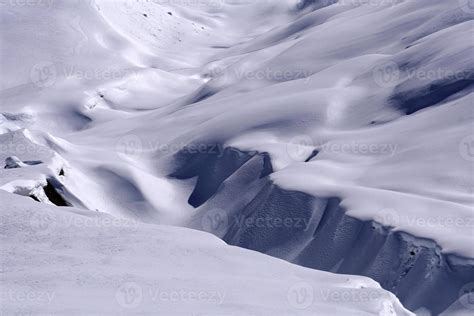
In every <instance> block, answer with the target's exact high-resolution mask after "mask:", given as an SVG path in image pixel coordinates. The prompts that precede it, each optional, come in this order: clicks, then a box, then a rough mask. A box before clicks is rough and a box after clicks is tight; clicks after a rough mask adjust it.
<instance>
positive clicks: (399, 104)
mask: <svg viewBox="0 0 474 316" xmlns="http://www.w3.org/2000/svg"><path fill="white" fill-rule="evenodd" d="M473 78H474V76H473V74H470V73H469V74H466V75H465V76H464V78H462V79H459V80H445V81H439V82H435V83H430V84H429V85H428V86H425V87H423V88H421V89H415V90H408V91H406V90H405V89H404V88H403V85H402V86H399V87H397V89H396V90H395V93H394V95H393V96H392V98H391V102H392V104H394V106H395V107H396V108H398V109H400V110H402V111H404V112H405V113H406V114H407V115H410V114H413V113H415V112H417V111H419V110H422V109H424V108H427V107H430V106H435V105H438V104H440V103H441V102H443V101H446V100H448V99H449V98H451V97H452V96H454V95H457V94H460V93H464V94H468V93H469V92H470V91H471V90H472V89H469V88H472V87H473V86H474V79H473Z"/></svg>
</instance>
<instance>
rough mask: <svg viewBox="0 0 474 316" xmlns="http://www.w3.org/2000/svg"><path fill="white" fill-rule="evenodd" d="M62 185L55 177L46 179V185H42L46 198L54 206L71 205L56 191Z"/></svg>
mask: <svg viewBox="0 0 474 316" xmlns="http://www.w3.org/2000/svg"><path fill="white" fill-rule="evenodd" d="M61 186H62V185H61V184H60V183H59V181H57V180H56V179H53V178H50V179H48V180H47V185H46V186H45V187H43V189H44V193H45V194H46V196H47V197H48V199H49V200H50V201H51V203H53V204H54V205H56V206H71V204H70V203H68V202H67V201H66V200H65V199H64V198H63V197H62V195H61V194H60V193H59V192H58V190H59V188H60V187H61Z"/></svg>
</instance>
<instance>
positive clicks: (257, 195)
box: [172, 146, 474, 315]
mask: <svg viewBox="0 0 474 316" xmlns="http://www.w3.org/2000/svg"><path fill="white" fill-rule="evenodd" d="M217 147H218V148H220V147H219V146H217ZM177 158H178V161H179V163H178V165H177V169H176V170H177V171H176V172H175V173H173V174H172V176H174V177H175V178H178V179H189V178H192V177H198V181H197V183H196V186H195V189H194V191H193V193H192V196H191V197H193V198H191V197H190V203H193V202H196V201H199V203H195V204H194V205H202V206H201V208H200V209H199V211H198V213H197V214H196V215H195V216H194V218H193V219H192V220H191V223H190V226H191V227H193V228H197V229H203V230H206V231H209V232H211V233H214V234H216V235H217V236H219V237H221V238H223V239H224V241H226V242H227V243H229V244H231V245H234V246H239V247H243V248H247V249H251V250H255V251H259V252H262V253H265V254H268V255H272V256H275V257H278V258H281V259H284V260H287V261H290V262H293V263H296V264H299V265H302V266H305V267H309V268H313V269H319V270H325V271H331V272H335V273H342V274H356V275H363V276H368V277H370V278H373V279H374V280H376V281H378V282H379V283H380V284H381V285H382V287H384V288H385V289H387V290H390V291H392V292H393V293H394V294H395V295H397V296H398V298H399V299H400V300H401V302H402V303H403V304H404V306H406V307H407V308H409V309H411V310H413V311H416V310H418V309H420V308H426V309H428V310H430V311H431V312H432V313H433V314H436V315H437V314H440V313H441V312H443V311H444V310H445V309H447V308H448V307H449V306H450V305H451V304H452V303H453V302H455V301H456V300H457V299H458V294H459V291H460V289H461V288H462V287H463V286H464V285H465V284H466V283H469V282H474V264H473V263H472V260H469V259H466V258H461V257H459V256H457V255H454V254H444V253H442V252H441V249H440V247H439V246H438V245H437V244H436V243H435V242H433V241H431V240H426V239H423V238H418V237H415V236H411V235H409V234H407V233H404V232H400V231H394V230H393V229H392V228H391V227H384V226H382V225H380V224H379V223H377V222H376V221H372V220H369V221H364V220H360V219H357V218H353V217H350V216H348V215H347V214H346V210H345V209H344V207H342V206H341V199H340V198H339V197H337V196H334V197H316V196H312V195H309V194H306V193H303V192H296V191H288V190H285V189H282V188H281V187H279V186H278V185H276V184H274V183H273V181H272V180H271V179H270V177H268V176H267V175H269V174H271V173H272V168H271V161H270V157H269V156H268V154H259V153H256V152H251V153H249V152H244V151H239V150H237V149H235V148H226V149H224V150H223V151H222V154H221V155H218V154H209V153H199V154H196V153H195V154H190V153H189V152H186V151H182V152H181V153H179V154H178V155H177ZM262 176H263V177H262ZM216 214H217V215H218V216H214V215H216ZM216 218H218V219H220V222H219V223H212V225H211V227H208V226H209V225H207V226H205V227H204V226H203V223H205V222H206V221H205V220H206V219H207V220H209V219H211V221H212V220H213V219H216Z"/></svg>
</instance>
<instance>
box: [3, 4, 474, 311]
mask: <svg viewBox="0 0 474 316" xmlns="http://www.w3.org/2000/svg"><path fill="white" fill-rule="evenodd" d="M1 7H2V10H1V11H0V23H1V27H2V31H1V39H2V45H0V63H1V71H2V77H1V78H0V86H1V95H0V102H1V103H0V112H1V113H0V132H1V133H2V135H0V136H1V138H0V139H1V144H2V150H1V156H2V157H1V158H2V159H6V158H8V157H11V156H17V157H18V159H19V160H20V161H22V162H31V161H42V162H43V163H42V164H38V165H30V164H27V163H25V164H26V166H23V168H20V169H7V170H6V171H2V172H1V173H0V174H1V176H2V177H1V178H0V179H1V183H0V187H1V188H2V189H3V190H5V191H8V192H14V193H17V194H20V195H26V196H33V197H34V198H35V199H37V200H40V201H43V202H45V203H50V202H51V200H52V199H53V200H55V199H57V196H52V195H51V194H52V193H51V192H50V193H51V194H50V196H48V194H46V193H44V192H43V191H44V190H43V189H42V188H43V187H47V186H48V184H50V186H52V187H55V189H56V190H57V191H58V192H59V193H60V194H61V195H62V197H63V198H64V199H65V201H66V202H67V203H68V204H72V205H73V206H75V207H78V208H82V209H85V210H92V211H95V210H98V211H100V212H103V213H109V214H112V215H114V216H121V217H122V216H123V217H126V218H131V219H133V220H135V219H138V220H140V221H145V222H148V223H158V224H170V225H178V226H192V227H194V228H198V229H203V230H207V231H211V232H213V233H215V234H216V235H218V236H221V237H223V236H224V235H225V234H226V233H227V232H229V231H230V230H231V227H230V226H231V225H227V226H226V227H225V229H224V230H222V229H221V227H219V225H217V226H216V225H214V224H216V223H215V219H213V218H212V217H211V221H210V224H211V227H209V225H208V224H209V223H208V222H206V219H209V217H208V216H207V215H208V214H211V215H215V214H217V215H218V217H219V218H218V219H217V224H219V223H220V222H221V220H220V219H222V218H224V219H226V221H224V222H226V223H227V224H229V219H231V218H233V216H234V213H232V212H237V214H238V217H239V218H246V217H247V216H249V214H247V213H245V212H244V213H239V212H241V211H242V210H243V209H244V207H245V206H246V205H247V204H246V203H248V202H251V201H252V199H253V198H254V197H255V196H258V194H259V192H260V191H259V190H257V189H258V188H260V187H259V186H260V185H262V181H259V179H255V175H258V173H255V170H259V171H262V170H263V171H262V172H263V173H262V175H263V174H264V175H265V180H264V181H271V182H272V184H274V185H275V186H276V187H277V188H278V189H282V190H287V191H290V192H297V193H298V194H300V193H301V194H304V198H302V200H298V198H297V199H296V200H297V201H296V202H295V203H296V205H298V206H301V205H304V208H303V209H304V212H313V209H312V208H311V207H309V206H308V205H309V204H305V203H306V202H305V201H306V197H307V196H308V197H313V198H315V199H316V200H318V201H325V200H327V199H330V198H337V199H339V200H340V201H341V202H340V205H341V209H343V210H344V214H345V215H346V216H349V217H350V218H353V219H356V220H357V221H374V222H377V223H378V224H380V225H382V226H383V227H385V228H387V229H389V230H390V231H391V232H393V233H401V234H403V236H405V235H406V236H409V237H407V238H409V239H411V238H415V239H416V244H417V245H419V244H420V243H421V244H423V246H426V245H428V246H427V248H429V249H430V250H431V252H430V253H435V254H438V253H440V254H441V255H440V257H442V258H448V257H449V258H455V260H456V267H458V265H457V264H458V263H459V262H461V263H460V264H459V265H460V266H462V267H466V266H467V267H471V268H472V266H473V265H472V259H473V258H474V247H472V241H473V237H474V224H473V218H474V215H473V206H474V198H473V188H474V178H473V176H472V175H473V171H474V159H473V158H472V156H473V152H474V148H473V144H474V143H473V142H474V136H473V134H474V124H473V111H472V108H473V107H472V103H473V99H472V86H473V78H472V73H473V69H472V65H473V64H474V63H473V60H472V56H473V54H472V53H473V45H472V44H473V38H472V34H473V26H474V24H473V21H472V19H473V17H474V10H472V8H471V6H470V5H469V2H468V1H464V0H459V1H454V0H453V1H445V0H416V1H415V0H404V1H403V0H393V1H385V0H374V1H360V2H359V1H349V0H347V1H346V0H340V1H292V0H286V1H238V0H235V1H233V0H229V1H220V0H209V1H140V0H138V1H132V2H130V1H125V0H116V1H111V0H92V1H79V0H73V1H51V2H41V3H39V2H38V3H33V4H30V5H25V4H20V3H12V2H11V3H2V4H1ZM6 43H8V44H7V45H6ZM36 146H39V147H36ZM229 147H233V148H237V149H238V150H239V151H247V152H253V151H255V152H259V153H261V154H263V153H266V155H267V156H265V158H262V159H263V160H262V162H261V161H257V160H258V159H257V158H254V159H253V160H252V159H251V160H248V161H247V160H246V159H250V158H249V157H247V156H246V155H243V156H240V154H229V155H227V154H226V148H229ZM38 148H40V149H38ZM217 156H219V157H220V158H222V157H224V159H221V160H219V159H217V158H216V157H217ZM196 157H197V158H196ZM193 159H197V160H196V161H195V160H193ZM247 162H248V163H247ZM246 163H247V164H246ZM252 163H254V164H260V163H261V164H263V167H262V170H260V169H258V168H260V167H254V166H250V165H251V164H252ZM268 165H271V168H269V167H268ZM242 166H246V167H248V168H247V169H246V168H241V167H242ZM201 167H202V168H201ZM214 167H215V169H213V168H214ZM256 168H257V169H256ZM61 170H62V172H61ZM239 170H240V171H239ZM249 170H250V171H249ZM170 175H175V176H174V177H170ZM176 175H179V176H176ZM231 175H234V177H231ZM257 178H258V177H257ZM183 180H186V181H183ZM227 180H228V181H227ZM48 181H49V182H48ZM226 181H227V182H226ZM231 182H232V185H231V184H230V183H231ZM226 185H227V187H232V188H235V189H234V190H226V189H225V186H226ZM242 188H245V190H243V189H242ZM237 189H238V190H237ZM244 192H246V193H245V194H244ZM53 195H54V194H53ZM298 196H303V195H298ZM190 197H191V198H190ZM188 199H189V201H190V202H191V204H190V203H188ZM193 199H194V200H193ZM270 200H271V199H270ZM289 201H293V199H289ZM63 202H64V201H63ZM280 202H281V201H280V200H279V199H276V200H271V201H269V202H268V203H269V204H270V205H286V204H285V203H280ZM193 203H194V204H193ZM290 204H291V203H290ZM193 206H195V207H193ZM198 206H199V207H198ZM216 207H217V211H216ZM248 209H249V208H248ZM248 209H247V210H248ZM250 209H254V208H250ZM209 212H210V213H209ZM291 212H292V209H291V208H289V207H286V208H285V207H284V208H283V213H281V214H279V215H278V219H279V220H284V219H285V218H288V217H290V218H291V214H292V213H291ZM305 214H306V213H305ZM250 215H251V214H250ZM310 216H313V217H312V218H313V219H314V218H316V217H317V216H318V212H316V211H314V212H313V213H311V214H310ZM249 217H251V216H249ZM239 228H241V229H242V230H245V228H246V227H245V226H244V227H239ZM257 228H259V227H257ZM264 228H265V229H256V230H255V231H252V233H255V234H256V235H251V237H253V240H252V241H253V242H255V243H258V242H260V241H265V242H268V243H269V244H278V245H279V246H281V245H282V244H284V243H283V242H278V240H279V239H278V238H276V239H275V238H274V237H273V236H274V233H275V231H274V230H272V229H270V232H271V233H267V231H268V228H269V227H264ZM314 229H317V227H316V228H314ZM341 229H343V231H346V230H344V227H343V228H341ZM237 231H241V230H237ZM299 233H301V232H298V234H299ZM305 233H306V236H307V238H308V239H305V240H303V241H302V240H299V239H296V240H288V242H289V243H290V244H298V243H299V244H298V245H299V246H302V245H306V244H307V243H308V244H309V243H310V241H311V238H312V236H313V234H312V232H311V231H309V232H305ZM255 236H256V237H255ZM397 236H398V235H397ZM237 237H238V238H240V237H242V236H241V235H236V238H237ZM343 237H344V238H349V237H350V238H352V239H353V240H356V239H357V236H354V235H350V234H345V233H344V234H343ZM238 238H237V239H238ZM325 238H327V236H325ZM285 242H286V241H285ZM438 248H439V251H438ZM296 249H299V248H292V249H290V250H291V251H287V252H286V253H285V254H284V255H281V256H280V257H285V258H287V257H298V256H299V255H300V256H302V255H303V254H304V252H301V253H295V250H296ZM382 249H384V248H382ZM278 251H280V248H278ZM389 252H390V251H389ZM270 253H271V252H270ZM390 253H392V252H390ZM393 253H396V252H393ZM271 254H272V253H271ZM311 254H312V253H311ZM312 255H313V254H312ZM417 258H418V257H417ZM289 260H291V259H289ZM384 260H385V259H384ZM443 260H444V259H443ZM450 260H451V259H449V260H448V261H449V262H451V261H450ZM453 260H454V259H453ZM458 261H459V262H458ZM381 267H382V268H381V269H382V271H388V270H390V268H389V267H388V266H387V264H386V263H384V264H381ZM448 267H451V266H450V265H448ZM330 269H334V270H337V267H331V268H330ZM330 269H329V270H330ZM448 270H449V269H448ZM357 273H360V274H364V273H365V272H364V271H358V272H357ZM384 273H385V272H384ZM468 275H469V276H470V277H467V278H465V277H463V278H464V279H461V281H462V280H464V281H465V283H466V284H469V283H470V282H474V273H473V271H472V269H471V270H469V271H468ZM384 277H385V275H382V276H381V278H384ZM397 277H398V276H397ZM461 281H459V282H461ZM455 283H456V285H455V286H454V285H453V290H450V293H449V297H450V300H451V301H453V304H454V301H455V300H456V299H457V296H458V292H459V291H458V290H459V289H460V287H462V285H461V284H458V281H456V282H455ZM426 284H428V283H426ZM384 286H385V285H384ZM420 291H421V292H423V293H424V295H427V293H431V292H429V291H428V290H426V289H421V290H420ZM426 291H428V292H426ZM433 295H434V294H433ZM438 295H440V293H438ZM433 300H436V297H435V298H434V299H433ZM444 303H447V302H443V304H444ZM414 305H416V304H414ZM444 305H445V304H444ZM444 305H443V307H440V308H441V309H442V310H444V309H445V308H446V307H447V306H444ZM461 305H462V306H464V305H463V304H461ZM424 307H426V308H427V309H428V310H429V309H430V307H429V306H424ZM436 312H439V311H438V310H436Z"/></svg>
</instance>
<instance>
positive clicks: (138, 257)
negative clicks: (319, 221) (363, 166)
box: [0, 191, 412, 316]
mask: <svg viewBox="0 0 474 316" xmlns="http://www.w3.org/2000/svg"><path fill="white" fill-rule="evenodd" d="M0 198H1V200H2V201H4V203H2V205H1V206H0V214H1V215H0V217H1V228H0V229H1V231H2V243H1V249H2V253H3V254H8V255H4V256H2V259H1V266H2V271H3V272H4V273H3V274H2V312H3V313H6V314H15V313H23V314H29V313H34V314H62V315H63V314H77V313H80V314H102V315H103V314H119V313H125V314H157V313H159V314H166V315H189V314H190V313H191V314H192V313H200V312H205V313H210V314H214V313H215V314H216V315H217V314H219V315H222V314H225V315H269V314H272V315H292V314H296V313H298V315H314V314H325V315H328V314H347V313H349V314H351V315H374V314H375V315H386V316H389V315H412V314H411V313H410V312H408V311H407V310H405V309H404V308H403V307H402V306H401V304H400V303H399V302H398V300H397V298H396V297H395V296H394V295H393V294H391V293H389V292H387V291H385V290H383V289H382V288H380V286H379V285H378V284H377V283H376V282H374V281H372V280H370V279H368V278H364V277H355V276H354V277H352V276H351V277H348V276H342V275H336V274H330V273H326V272H319V271H315V270H310V269H305V268H302V267H298V266H296V265H291V264H289V263H286V262H284V261H280V260H277V259H273V258H271V257H267V256H264V255H261V254H258V253H256V252H251V251H248V250H243V249H241V248H234V247H230V246H227V245H226V244H225V243H223V242H222V241H220V240H219V239H217V238H216V237H214V236H212V235H210V234H207V233H202V232H198V231H193V230H190V229H185V228H173V227H166V226H156V225H146V224H140V223H138V222H135V221H131V220H127V219H124V218H115V217H111V216H108V215H104V214H100V213H97V212H90V211H81V210H78V209H74V208H69V209H67V210H66V209H61V208H55V207H51V206H47V205H46V204H44V205H41V204H38V203H36V202H34V201H32V200H30V199H28V198H25V197H17V196H14V195H13V194H10V193H6V192H1V191H0ZM249 287H251V288H252V291H248V290H247V288H249Z"/></svg>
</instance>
